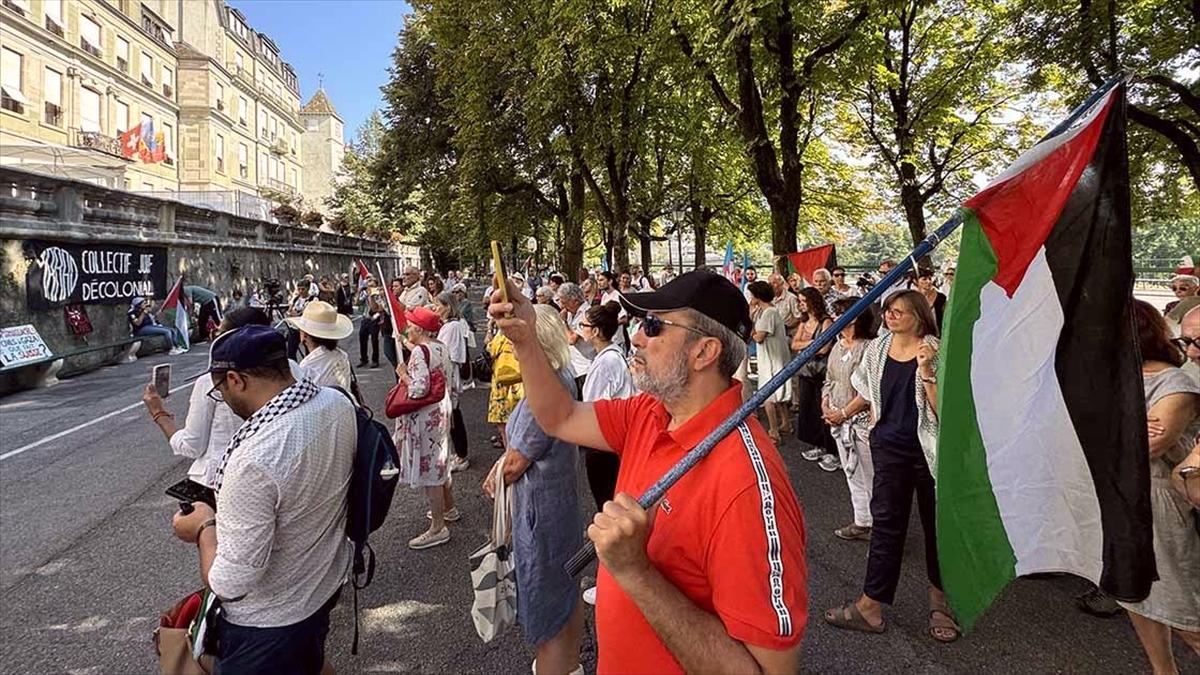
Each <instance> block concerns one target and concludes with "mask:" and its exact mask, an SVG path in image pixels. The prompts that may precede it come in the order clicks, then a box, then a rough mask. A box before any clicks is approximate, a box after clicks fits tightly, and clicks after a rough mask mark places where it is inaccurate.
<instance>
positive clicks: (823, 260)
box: [786, 244, 837, 285]
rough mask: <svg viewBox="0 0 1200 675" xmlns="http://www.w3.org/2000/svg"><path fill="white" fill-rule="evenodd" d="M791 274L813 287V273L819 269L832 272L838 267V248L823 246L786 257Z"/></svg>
mask: <svg viewBox="0 0 1200 675" xmlns="http://www.w3.org/2000/svg"><path fill="white" fill-rule="evenodd" d="M786 258H787V261H788V267H789V268H790V273H791V274H799V275H800V276H801V277H804V283H806V284H809V285H812V283H813V278H812V275H813V272H816V271H817V270H819V269H825V270H831V269H833V268H834V267H836V266H837V246H836V245H834V244H821V245H820V246H813V247H812V248H806V249H804V250H803V251H798V252H796V253H788V254H787V255H786Z"/></svg>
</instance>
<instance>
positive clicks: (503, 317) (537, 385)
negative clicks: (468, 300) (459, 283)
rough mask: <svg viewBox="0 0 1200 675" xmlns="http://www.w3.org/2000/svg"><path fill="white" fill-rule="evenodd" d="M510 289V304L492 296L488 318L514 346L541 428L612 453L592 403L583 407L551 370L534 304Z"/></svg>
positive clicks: (523, 381)
mask: <svg viewBox="0 0 1200 675" xmlns="http://www.w3.org/2000/svg"><path fill="white" fill-rule="evenodd" d="M505 283H506V284H507V285H508V297H509V302H507V303H506V302H504V301H503V300H502V298H501V296H500V291H498V290H497V291H495V292H494V293H493V294H492V298H491V304H490V305H489V306H488V314H489V315H490V316H491V317H492V319H493V320H495V322H496V325H497V326H499V328H500V330H501V331H503V333H504V335H505V337H507V338H508V339H509V340H510V341H511V342H512V345H513V353H514V354H515V355H516V357H517V361H518V362H519V363H520V364H521V382H522V383H523V384H524V385H525V400H526V401H528V404H529V408H530V410H532V411H533V416H534V418H535V419H536V420H537V422H538V424H539V425H540V426H541V427H542V429H543V430H545V432H546V433H547V434H549V435H551V436H553V437H555V438H561V439H562V440H564V441H567V442H568V443H575V444H577V445H583V446H587V447H591V448H596V449H599V450H612V448H611V447H610V446H609V444H608V441H607V440H605V438H604V434H603V433H601V431H600V423H599V421H597V419H596V413H595V412H594V411H593V410H592V405H591V404H590V403H580V402H578V401H576V400H575V399H574V398H572V397H571V394H570V393H568V392H567V390H566V389H565V388H564V387H563V384H562V381H561V380H560V379H559V378H558V373H556V372H554V369H552V368H551V367H550V361H549V360H548V359H547V358H546V353H545V352H543V351H542V347H541V345H540V344H538V341H537V333H536V331H535V326H536V323H537V318H536V314H535V313H534V310H533V304H532V303H531V302H530V301H529V299H528V298H526V297H525V296H523V295H521V290H520V289H519V288H517V287H516V286H515V285H513V283H512V281H509V280H505Z"/></svg>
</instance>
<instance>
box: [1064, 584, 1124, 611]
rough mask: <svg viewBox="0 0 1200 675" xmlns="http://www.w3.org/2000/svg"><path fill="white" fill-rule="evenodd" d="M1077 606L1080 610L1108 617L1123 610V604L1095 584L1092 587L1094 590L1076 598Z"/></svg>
mask: <svg viewBox="0 0 1200 675" xmlns="http://www.w3.org/2000/svg"><path fill="white" fill-rule="evenodd" d="M1075 606H1076V607H1078V608H1079V609H1080V611H1083V612H1087V613H1088V614H1091V615H1092V616H1099V617H1102V618H1108V617H1110V616H1113V615H1115V614H1117V613H1118V612H1120V611H1121V606H1120V605H1118V604H1117V601H1116V600H1113V599H1112V598H1110V597H1108V594H1106V593H1105V592H1104V591H1102V590H1100V589H1099V588H1097V587H1095V586H1093V587H1092V590H1090V591H1088V592H1087V593H1084V594H1083V595H1081V596H1079V597H1077V598H1075Z"/></svg>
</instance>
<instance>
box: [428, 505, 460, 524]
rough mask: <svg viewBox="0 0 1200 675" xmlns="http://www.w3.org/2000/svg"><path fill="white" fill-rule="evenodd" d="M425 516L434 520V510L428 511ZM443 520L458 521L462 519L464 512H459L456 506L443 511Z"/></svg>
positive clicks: (448, 521)
mask: <svg viewBox="0 0 1200 675" xmlns="http://www.w3.org/2000/svg"><path fill="white" fill-rule="evenodd" d="M425 517H426V518H428V519H429V520H433V511H426V512H425ZM442 520H444V521H446V522H447V523H457V522H458V521H460V520H462V514H461V513H459V512H458V507H457V506H456V507H454V508H452V509H450V510H449V511H447V512H445V513H443V514H442Z"/></svg>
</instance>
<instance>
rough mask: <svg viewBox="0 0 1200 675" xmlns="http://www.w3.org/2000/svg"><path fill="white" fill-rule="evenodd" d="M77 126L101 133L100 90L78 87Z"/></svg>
mask: <svg viewBox="0 0 1200 675" xmlns="http://www.w3.org/2000/svg"><path fill="white" fill-rule="evenodd" d="M79 128H80V129H81V130H83V131H88V132H92V133H97V134H98V133H101V129H100V92H98V91H93V90H91V89H88V88H87V87H80V89H79Z"/></svg>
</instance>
